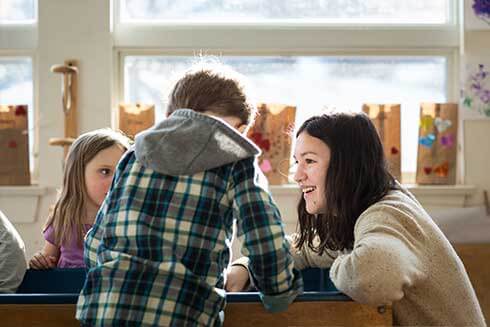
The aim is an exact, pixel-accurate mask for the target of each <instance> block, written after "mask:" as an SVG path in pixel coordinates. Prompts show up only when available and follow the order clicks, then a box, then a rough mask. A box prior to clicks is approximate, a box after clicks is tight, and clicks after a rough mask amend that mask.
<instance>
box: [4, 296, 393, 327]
mask: <svg viewBox="0 0 490 327" xmlns="http://www.w3.org/2000/svg"><path fill="white" fill-rule="evenodd" d="M0 317H1V318H0V326H5V327H44V326H46V327H48V326H49V327H72V326H73V327H75V326H76V327H79V326H80V324H79V323H78V321H77V320H75V304H2V305H0ZM391 325H392V315H391V309H390V308H381V309H377V308H372V307H368V306H366V305H362V304H358V303H355V302H346V301H341V302H334V301H332V302H297V303H293V304H292V305H291V306H290V307H289V309H288V311H286V312H283V313H276V314H271V313H268V312H266V311H265V309H264V307H263V306H262V304H260V303H229V304H228V305H227V307H226V312H225V324H224V326H225V327H231V326H233V327H244V326H253V327H262V326H264V327H265V326H267V327H271V326H275V327H276V326H277V327H280V326H285V327H286V326H289V327H291V326H297V327H300V326H304V327H307V326H311V327H313V326H315V327H320V326H321V327H327V326H338V327H340V326H356V327H368V326H379V327H381V326H391Z"/></svg>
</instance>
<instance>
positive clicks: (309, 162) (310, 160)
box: [305, 159, 315, 164]
mask: <svg viewBox="0 0 490 327" xmlns="http://www.w3.org/2000/svg"><path fill="white" fill-rule="evenodd" d="M305 162H306V163H307V164H312V163H315V160H313V159H305Z"/></svg>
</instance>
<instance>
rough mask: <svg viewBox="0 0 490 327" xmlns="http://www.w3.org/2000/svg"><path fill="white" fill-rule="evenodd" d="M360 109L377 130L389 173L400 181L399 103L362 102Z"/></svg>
mask: <svg viewBox="0 0 490 327" xmlns="http://www.w3.org/2000/svg"><path fill="white" fill-rule="evenodd" d="M362 110H363V111H364V113H366V114H367V115H368V116H369V118H370V119H371V121H372V122H373V124H374V126H375V127H376V130H377V131H378V134H379V137H380V138H381V142H382V143H383V148H384V152H385V156H386V159H387V161H388V165H389V169H390V172H391V174H392V175H393V177H395V178H396V179H397V180H398V181H400V182H401V142H400V105H399V104H364V105H363V106H362Z"/></svg>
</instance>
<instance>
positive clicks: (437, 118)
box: [416, 103, 458, 185]
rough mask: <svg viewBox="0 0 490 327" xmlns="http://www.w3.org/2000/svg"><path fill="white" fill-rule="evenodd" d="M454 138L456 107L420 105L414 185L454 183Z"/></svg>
mask: <svg viewBox="0 0 490 327" xmlns="http://www.w3.org/2000/svg"><path fill="white" fill-rule="evenodd" d="M457 135H458V106H457V104H455V103H422V105H421V108H420V125H419V146H418V155H417V176H416V182H417V184H449V185H450V184H455V183H456V154H457Z"/></svg>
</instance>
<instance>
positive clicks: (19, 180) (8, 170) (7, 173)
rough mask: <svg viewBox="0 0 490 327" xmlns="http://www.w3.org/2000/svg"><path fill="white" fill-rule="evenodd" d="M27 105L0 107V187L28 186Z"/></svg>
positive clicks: (29, 181)
mask: <svg viewBox="0 0 490 327" xmlns="http://www.w3.org/2000/svg"><path fill="white" fill-rule="evenodd" d="M27 112H28V111H27V105H0V153H1V154H2V155H1V156H0V185H30V184H31V175H30V171H29V142H28V129H27Z"/></svg>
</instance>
